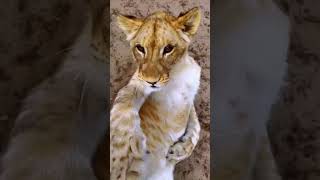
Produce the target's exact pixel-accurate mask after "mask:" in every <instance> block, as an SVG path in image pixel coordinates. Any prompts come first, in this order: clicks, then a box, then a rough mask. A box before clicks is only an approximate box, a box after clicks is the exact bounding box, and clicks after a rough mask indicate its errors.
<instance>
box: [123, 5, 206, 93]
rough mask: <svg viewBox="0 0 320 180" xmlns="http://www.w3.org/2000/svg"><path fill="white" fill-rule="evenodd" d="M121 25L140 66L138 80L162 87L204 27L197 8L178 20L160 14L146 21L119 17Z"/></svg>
mask: <svg viewBox="0 0 320 180" xmlns="http://www.w3.org/2000/svg"><path fill="white" fill-rule="evenodd" d="M118 24H119V27H120V28H121V29H122V30H123V31H124V33H125V34H126V35H127V40H128V41H130V46H131V52H132V54H133V57H134V59H135V60H136V62H137V63H138V65H139V68H138V78H139V79H140V80H141V81H143V82H144V83H145V85H147V86H150V87H153V88H158V87H161V86H163V85H165V84H166V83H167V82H168V81H169V80H170V71H171V69H172V68H173V66H174V65H175V64H177V63H178V62H179V61H180V60H181V59H182V56H184V55H185V53H186V51H187V50H188V46H189V43H190V39H191V38H192V36H193V35H194V34H195V33H196V31H197V29H198V27H199V24H200V10H199V9H198V8H193V9H191V10H189V11H187V12H185V13H182V14H180V15H179V16H178V17H174V16H172V15H170V14H169V13H167V12H160V11H159V12H155V13H153V14H151V15H149V16H147V17H146V18H136V17H133V16H124V15H119V16H118Z"/></svg>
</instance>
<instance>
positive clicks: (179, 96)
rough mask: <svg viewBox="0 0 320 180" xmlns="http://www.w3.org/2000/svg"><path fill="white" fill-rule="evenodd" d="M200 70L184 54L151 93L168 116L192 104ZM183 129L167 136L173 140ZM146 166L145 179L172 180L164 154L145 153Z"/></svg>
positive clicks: (192, 60)
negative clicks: (163, 80) (161, 83)
mask: <svg viewBox="0 0 320 180" xmlns="http://www.w3.org/2000/svg"><path fill="white" fill-rule="evenodd" d="M200 72H201V68H200V66H199V65H198V64H197V63H196V62H195V61H194V59H193V58H192V57H190V56H188V55H186V56H185V57H184V58H183V59H182V60H181V62H179V64H177V65H176V66H175V67H174V68H173V70H172V72H171V74H170V77H171V78H170V81H169V83H168V84H167V85H166V86H165V87H163V89H162V90H161V91H159V92H156V93H154V94H152V95H151V96H152V98H154V99H155V100H156V101H157V102H158V103H159V105H160V107H161V108H164V110H166V111H167V112H168V114H169V116H171V115H172V116H174V115H175V114H176V111H175V110H178V109H179V108H181V107H186V106H191V105H193V100H194V97H195V95H196V93H197V90H198V88H199V84H200ZM184 97H187V99H186V98H184ZM165 119H166V121H170V120H171V119H170V117H166V118H165ZM164 123H165V122H164ZM185 129H186V127H185V128H184V129H183V130H182V131H180V132H178V133H173V132H171V133H169V134H168V136H169V137H170V138H171V139H172V140H173V141H174V142H175V141H177V140H178V139H179V138H180V137H181V136H182V135H183V134H184V132H185ZM165 153H167V152H165ZM146 167H147V168H146V173H147V178H146V180H173V171H174V165H173V164H170V163H168V162H167V160H166V158H165V156H161V157H153V156H151V155H147V157H146Z"/></svg>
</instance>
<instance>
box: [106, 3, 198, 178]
mask: <svg viewBox="0 0 320 180" xmlns="http://www.w3.org/2000/svg"><path fill="white" fill-rule="evenodd" d="M199 23H200V11H199V9H198V8H194V9H191V10H190V11H188V12H186V13H184V14H182V15H180V16H179V17H174V16H172V15H170V14H169V13H166V12H155V13H153V14H151V15H149V16H148V17H146V18H143V19H142V18H141V19H140V18H136V17H131V16H123V15H120V16H119V17H118V24H119V27H120V28H121V29H122V30H123V31H124V32H125V33H126V35H127V39H128V40H130V46H131V52H132V55H133V57H134V59H135V61H136V62H137V64H138V69H137V70H136V73H135V74H134V75H133V77H132V79H131V80H130V82H129V84H128V85H126V86H125V87H124V88H122V89H121V90H120V91H119V93H118V94H117V98H116V100H115V102H114V105H113V108H112V110H111V122H110V130H111V132H110V144H111V146H110V153H111V154H110V173H111V180H114V179H123V180H125V179H164V180H166V179H168V180H169V179H172V178H173V175H172V173H171V174H170V173H169V175H168V177H167V176H166V177H160V176H161V175H157V173H156V172H157V170H156V169H157V168H156V167H158V166H159V168H160V166H162V165H161V163H162V162H163V161H165V164H168V165H165V167H169V169H170V168H172V171H173V168H174V165H175V164H176V163H177V162H179V161H181V160H183V159H185V158H187V157H189V156H190V154H191V153H192V151H193V149H194V147H195V145H196V143H197V141H198V139H199V132H200V125H199V121H198V119H197V116H196V112H195V109H194V106H193V98H194V95H195V93H196V90H197V88H198V83H199V82H198V81H199V78H200V67H199V66H198V65H197V64H196V62H194V60H193V59H192V58H191V57H189V56H188V54H187V50H188V46H189V42H190V38H192V36H193V35H194V34H195V33H196V30H197V28H198V26H199ZM189 70H194V71H195V72H196V73H195V74H194V76H195V77H196V80H195V82H194V83H195V84H192V85H191V86H192V87H195V88H194V89H192V88H191V89H192V90H191V89H190V92H195V93H191V94H190V97H189V96H188V95H185V94H184V93H187V92H188V91H189V90H188V84H186V85H185V84H183V85H182V86H183V87H181V88H182V89H181V90H179V89H175V88H174V87H173V91H174V92H176V91H177V93H178V94H179V97H182V99H183V100H178V102H179V103H180V104H174V102H172V103H170V102H169V101H170V98H169V99H167V98H168V97H166V96H165V94H162V93H165V91H169V90H170V89H171V86H172V84H174V82H175V81H177V80H176V79H177V78H181V77H179V75H180V74H181V73H183V72H185V71H189ZM186 78H187V77H186ZM170 83H171V84H170ZM191 83H192V82H191ZM191 86H190V87H191ZM179 87H180V86H179V83H177V87H176V88H179ZM185 91H186V92H185ZM170 92H171V91H170ZM169 94H170V93H169ZM172 101H174V100H173V99H172ZM168 103H169V104H168ZM166 104H168V105H170V104H172V105H173V106H176V107H174V108H173V109H168V108H167V107H166V106H167V105H166ZM180 133H182V134H180ZM183 134H184V135H183ZM182 135H183V136H182ZM177 136H179V137H177ZM154 164H156V165H155V167H153V166H154ZM148 169H149V170H148ZM153 172H155V173H153Z"/></svg>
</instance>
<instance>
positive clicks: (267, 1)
mask: <svg viewBox="0 0 320 180" xmlns="http://www.w3.org/2000/svg"><path fill="white" fill-rule="evenodd" d="M214 9H215V10H214V22H215V24H214V25H213V26H214V34H213V37H214V44H213V46H214V52H213V59H214V64H213V66H212V68H213V72H214V81H213V82H214V89H213V97H214V99H213V107H214V113H213V117H212V122H213V123H212V127H213V131H214V134H213V144H214V145H213V153H214V158H213V163H212V165H211V166H213V167H212V168H213V169H214V174H213V179H215V180H225V179H228V180H251V179H253V180H255V179H257V180H277V179H279V176H278V174H277V172H276V168H275V164H274V159H273V156H272V154H271V151H270V145H269V142H268V138H267V134H266V121H267V120H268V116H269V111H270V107H271V105H272V103H274V102H275V100H276V98H277V93H278V90H279V87H280V86H281V84H282V81H283V77H284V74H285V71H286V62H285V61H286V55H287V47H288V34H289V23H288V19H287V17H286V16H285V15H284V14H283V13H282V12H280V10H279V9H278V8H277V7H276V6H275V5H274V4H273V2H272V1H271V0H243V1H240V0H223V1H216V2H215V3H214ZM232 104H233V105H232ZM241 115H242V117H240V116H241Z"/></svg>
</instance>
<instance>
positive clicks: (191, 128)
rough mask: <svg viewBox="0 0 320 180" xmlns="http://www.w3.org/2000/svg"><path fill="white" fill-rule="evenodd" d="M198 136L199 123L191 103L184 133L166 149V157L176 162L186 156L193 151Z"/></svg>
mask: <svg viewBox="0 0 320 180" xmlns="http://www.w3.org/2000/svg"><path fill="white" fill-rule="evenodd" d="M199 136H200V123H199V120H198V116H197V113H196V110H195V107H194V105H192V107H191V110H190V115H189V121H188V125H187V129H186V132H185V134H184V135H183V136H182V137H181V140H179V141H178V142H176V143H175V144H174V145H172V146H171V147H170V149H169V151H168V155H167V159H168V160H169V161H170V162H173V163H178V162H180V161H182V160H184V159H186V158H188V157H189V156H190V155H191V153H192V152H193V150H194V148H195V146H196V145H197V143H198V141H199Z"/></svg>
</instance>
